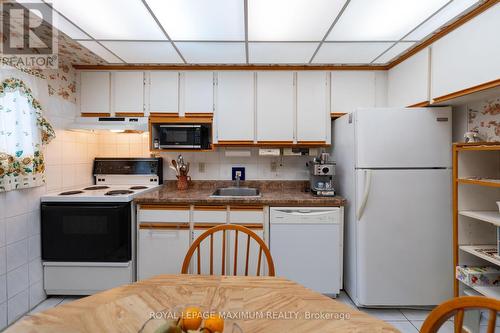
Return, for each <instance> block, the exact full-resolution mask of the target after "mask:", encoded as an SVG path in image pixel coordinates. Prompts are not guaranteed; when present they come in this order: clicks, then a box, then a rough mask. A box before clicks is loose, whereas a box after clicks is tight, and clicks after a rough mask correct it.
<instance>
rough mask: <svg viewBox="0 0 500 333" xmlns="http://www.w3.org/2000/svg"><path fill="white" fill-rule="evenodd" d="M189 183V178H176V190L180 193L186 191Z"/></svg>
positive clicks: (183, 176) (184, 176)
mask: <svg viewBox="0 0 500 333" xmlns="http://www.w3.org/2000/svg"><path fill="white" fill-rule="evenodd" d="M190 181H191V176H186V175H182V176H177V189H178V190H180V191H184V190H187V189H188V187H189V182H190Z"/></svg>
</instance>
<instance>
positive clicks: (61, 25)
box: [53, 14, 91, 39]
mask: <svg viewBox="0 0 500 333" xmlns="http://www.w3.org/2000/svg"><path fill="white" fill-rule="evenodd" d="M53 23H54V27H56V28H57V30H59V31H62V32H64V33H65V34H66V35H68V36H69V37H70V38H72V39H91V38H90V37H89V36H88V35H87V34H86V33H84V32H83V31H81V30H80V29H78V28H77V27H76V26H74V25H73V24H72V23H71V22H69V21H68V20H66V19H65V18H64V17H62V16H61V15H58V14H55V15H54V22H53Z"/></svg>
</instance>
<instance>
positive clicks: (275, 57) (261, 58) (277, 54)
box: [248, 43, 319, 64]
mask: <svg viewBox="0 0 500 333" xmlns="http://www.w3.org/2000/svg"><path fill="white" fill-rule="evenodd" d="M318 45H319V43H249V44H248V58H249V62H250V63H254V64H305V63H308V62H309V60H310V59H311V57H312V55H313V54H314V51H315V50H316V48H317V47H318Z"/></svg>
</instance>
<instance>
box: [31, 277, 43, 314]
mask: <svg viewBox="0 0 500 333" xmlns="http://www.w3.org/2000/svg"><path fill="white" fill-rule="evenodd" d="M29 297H30V299H29V305H30V309H33V308H34V307H36V306H37V305H38V304H40V303H41V302H42V301H43V300H44V299H45V298H46V297H47V295H45V291H44V290H43V280H40V281H38V282H36V283H34V284H32V285H31V286H30V287H29Z"/></svg>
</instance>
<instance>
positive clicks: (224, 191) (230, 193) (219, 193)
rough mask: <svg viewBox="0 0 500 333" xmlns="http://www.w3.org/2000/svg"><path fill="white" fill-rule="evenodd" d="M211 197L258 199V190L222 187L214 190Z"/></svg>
mask: <svg viewBox="0 0 500 333" xmlns="http://www.w3.org/2000/svg"><path fill="white" fill-rule="evenodd" d="M211 196H212V197H217V198H220V197H260V191H259V189H258V188H252V187H223V188H218V189H216V190H215V192H214V193H212V195H211Z"/></svg>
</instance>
